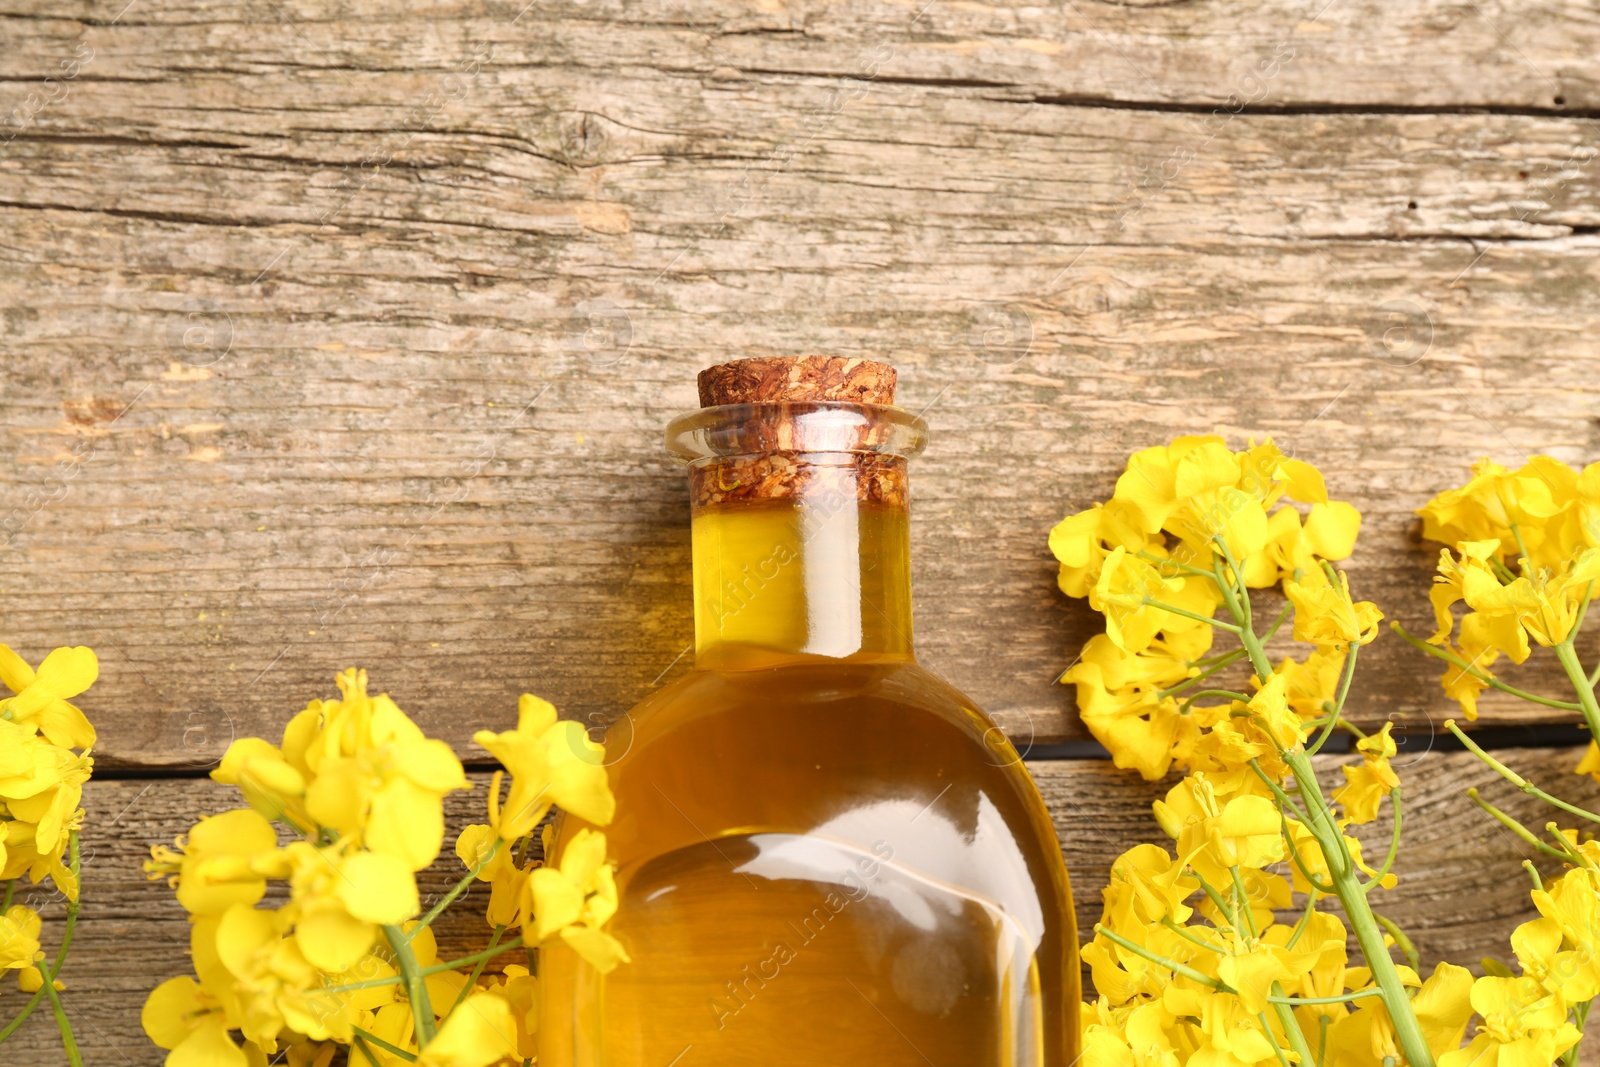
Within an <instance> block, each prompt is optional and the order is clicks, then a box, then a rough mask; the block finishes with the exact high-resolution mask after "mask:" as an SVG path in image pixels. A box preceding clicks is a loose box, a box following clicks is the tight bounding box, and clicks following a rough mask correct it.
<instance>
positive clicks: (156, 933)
mask: <svg viewBox="0 0 1600 1067" xmlns="http://www.w3.org/2000/svg"><path fill="white" fill-rule="evenodd" d="M1500 755H1501V756H1502V758H1504V759H1505V760H1507V761H1508V762H1510V763H1511V764H1512V765H1513V766H1515V767H1517V768H1518V769H1520V770H1521V771H1523V772H1524V773H1525V774H1527V775H1528V776H1529V777H1532V778H1534V779H1535V780H1537V781H1540V782H1541V783H1543V784H1544V785H1546V786H1547V787H1551V788H1554V789H1555V790H1556V791H1557V792H1559V793H1560V794H1561V795H1563V796H1566V797H1568V798H1570V799H1574V800H1578V801H1580V802H1585V803H1589V804H1591V805H1593V804H1595V803H1597V802H1600V789H1597V788H1596V787H1595V786H1594V785H1593V783H1590V782H1587V781H1584V780H1579V779H1575V778H1573V777H1571V775H1570V773H1569V772H1570V769H1571V767H1572V765H1573V764H1574V763H1575V762H1576V759H1577V755H1578V754H1577V753H1576V752H1574V751H1564V750H1507V751H1504V752H1502V753H1500ZM1319 759H1320V768H1321V769H1322V770H1323V771H1325V772H1326V773H1328V774H1329V775H1336V773H1337V772H1336V771H1334V769H1333V768H1334V765H1335V764H1336V763H1337V762H1339V761H1338V760H1336V759H1332V758H1321V757H1319ZM1411 760H1412V761H1411V762H1409V763H1408V765H1407V766H1404V767H1402V768H1401V773H1402V777H1403V778H1404V779H1405V782H1406V790H1407V800H1406V824H1405V835H1404V841H1403V844H1402V852H1401V859H1400V862H1399V864H1398V866H1397V868H1396V869H1397V871H1398V872H1399V874H1400V879H1401V881H1400V885H1399V887H1397V888H1396V889H1395V890H1393V891H1392V892H1389V893H1384V894H1380V897H1379V898H1378V899H1379V903H1378V907H1379V908H1380V909H1381V910H1382V911H1383V912H1384V914H1386V915H1389V916H1390V917H1392V918H1393V919H1394V920H1395V921H1396V922H1398V923H1400V924H1401V926H1402V927H1403V928H1404V929H1405V930H1406V931H1407V932H1408V933H1409V934H1410V935H1411V937H1412V938H1413V939H1414V940H1415V941H1416V944H1417V947H1418V949H1419V950H1420V951H1421V953H1422V956H1423V958H1424V960H1425V961H1428V964H1429V965H1430V966H1431V963H1432V962H1433V961H1436V960H1438V959H1442V958H1448V959H1451V960H1452V961H1455V962H1459V963H1462V964H1466V965H1471V966H1473V967H1476V966H1477V961H1478V959H1479V958H1480V957H1482V956H1485V955H1499V956H1505V955H1506V951H1507V950H1506V938H1507V936H1508V934H1509V931H1510V929H1511V928H1512V927H1513V926H1514V925H1516V923H1518V922H1521V921H1524V920H1525V919H1526V918H1528V917H1529V916H1530V915H1531V914H1532V910H1531V904H1530V903H1529V901H1528V895H1527V883H1526V879H1525V878H1524V876H1523V875H1522V872H1521V870H1520V869H1519V867H1518V864H1519V863H1520V862H1521V860H1522V859H1523V858H1524V857H1527V858H1533V859H1538V858H1539V857H1537V856H1534V855H1531V850H1527V849H1525V848H1524V847H1523V846H1521V844H1520V842H1518V841H1517V840H1516V839H1515V838H1512V837H1511V836H1510V835H1509V834H1506V833H1502V832H1499V830H1498V827H1497V826H1496V824H1494V823H1492V822H1490V821H1489V820H1488V819H1487V818H1486V817H1482V816H1480V815H1479V813H1477V811H1476V809H1474V808H1472V806H1471V805H1470V804H1469V803H1468V801H1467V800H1466V798H1465V797H1464V796H1463V795H1462V792H1463V790H1465V789H1466V788H1467V787H1468V786H1473V785H1476V786H1478V787H1480V788H1481V789H1483V790H1484V793H1485V795H1486V796H1488V797H1491V798H1493V800H1494V802H1495V803H1496V804H1499V805H1501V806H1502V807H1504V808H1505V809H1506V810H1508V811H1510V812H1512V813H1513V814H1517V815H1519V816H1520V817H1522V818H1524V819H1527V820H1540V819H1542V818H1543V815H1542V814H1541V812H1540V809H1539V807H1538V804H1537V802H1533V801H1531V800H1530V799H1529V798H1528V797H1526V796H1524V795H1523V794H1521V793H1519V792H1517V791H1515V790H1513V789H1511V788H1510V787H1509V786H1505V787H1504V788H1502V786H1503V785H1504V783H1501V782H1500V781H1499V780H1498V779H1497V778H1495V777H1494V775H1493V774H1492V773H1491V772H1489V771H1488V770H1487V769H1485V768H1483V767H1482V765H1481V764H1479V763H1478V762H1477V761H1476V760H1475V759H1473V758H1472V757H1470V756H1468V755H1466V754H1464V753H1451V754H1441V753H1419V754H1418V755H1416V756H1414V757H1411ZM1029 767H1030V770H1032V772H1033V774H1034V776H1035V779H1036V780H1037V782H1038V783H1039V787H1040V789H1041V791H1042V792H1043V794H1044V796H1045V800H1046V802H1047V803H1048V805H1049V807H1050V810H1051V812H1052V814H1053V815H1054V816H1055V821H1056V828H1057V832H1058V833H1059V834H1060V836H1061V840H1062V845H1063V849H1064V851H1065V853H1066V857H1067V863H1068V867H1069V869H1070V870H1071V871H1072V874H1073V878H1074V884H1075V886H1076V901H1077V910H1078V923H1079V926H1080V930H1082V931H1087V930H1088V929H1089V928H1090V926H1091V925H1092V924H1093V923H1094V921H1095V920H1096V919H1097V918H1098V916H1099V897H1100V889H1101V887H1102V886H1103V885H1104V884H1105V874H1106V871H1107V869H1108V868H1109V866H1110V864H1111V861H1112V860H1113V859H1115V858H1116V856H1117V855H1119V854H1120V853H1121V852H1122V851H1124V850H1125V849H1127V848H1129V847H1131V846H1132V845H1134V844H1136V843H1138V842H1139V841H1141V840H1156V839H1158V838H1160V836H1161V835H1160V831H1159V830H1157V828H1156V826H1155V823H1154V821H1153V819H1152V818H1151V815H1150V807H1149V806H1150V802H1151V801H1152V800H1153V799H1155V798H1156V797H1158V796H1160V795H1161V792H1162V787H1160V786H1156V785H1149V784H1146V783H1143V782H1141V781H1139V779H1138V777H1137V776H1136V775H1130V774H1127V773H1124V772H1120V771H1117V770H1115V769H1114V768H1112V767H1110V766H1109V765H1108V764H1106V763H1103V762H1099V761H1046V762H1035V763H1031V764H1030V765H1029ZM474 777H475V778H476V779H477V780H478V781H479V782H480V783H481V782H482V781H483V780H484V779H485V778H486V776H485V775H474ZM1330 780H1331V779H1330ZM483 795H484V794H483V793H482V790H481V787H480V789H479V790H478V791H477V793H476V796H475V797H474V796H473V795H472V794H460V795H458V796H456V797H454V798H452V799H451V801H450V803H449V811H450V814H451V825H452V826H453V827H456V828H459V827H460V826H461V825H462V824H464V823H466V822H469V821H473V820H474V819H481V818H482V815H481V811H480V805H481V804H482V803H483V799H482V798H483ZM236 796H237V794H236V793H234V792H233V791H232V790H231V789H228V788H226V787H223V786H219V785H215V784H213V783H211V782H209V781H205V780H176V781H175V780H154V781H140V780H127V781H103V782H95V783H92V784H91V786H90V788H89V790H88V792H87V793H86V795H85V807H86V809H87V811H88V813H89V818H88V826H89V828H90V830H89V835H88V846H87V848H88V850H89V851H88V852H87V859H86V860H85V864H84V871H85V876H84V884H85V901H86V904H85V912H84V918H83V919H82V920H81V923H80V926H79V932H78V935H77V938H76V940H75V942H74V948H73V952H72V955H71V957H70V958H69V962H68V964H67V969H66V971H65V975H64V978H65V980H66V982H67V983H68V989H67V992H66V994H65V998H64V1000H65V1004H66V1008H67V1011H68V1013H69V1015H70V1017H71V1019H72V1021H73V1023H74V1025H75V1027H76V1029H77V1033H78V1037H79V1039H80V1041H81V1042H82V1043H83V1045H84V1047H85V1056H86V1061H87V1062H88V1063H91V1064H102V1063H122V1062H127V1063H131V1064H137V1065H140V1067H143V1065H145V1064H158V1063H160V1061H161V1057H160V1056H159V1055H158V1054H157V1050H155V1049H153V1048H152V1047H150V1046H149V1044H148V1043H147V1042H146V1041H145V1039H144V1038H143V1036H142V1034H141V1032H140V1030H139V1021H138V1016H139V1008H140V1006H141V1004H142V1003H143V1000H144V997H145V995H146V994H147V993H148V992H149V990H150V989H151V988H153V987H154V986H155V985H156V984H157V983H158V982H159V981H160V980H161V979H162V978H165V977H168V976H170V975H173V974H179V973H186V971H185V969H186V968H187V967H188V960H187V945H188V929H187V924H186V923H185V920H184V915H183V912H182V909H181V908H179V907H178V905H177V903H176V902H175V901H174V900H173V899H172V895H171V893H170V892H169V891H168V890H167V889H166V888H165V886H162V885H159V884H156V885H151V884H149V883H147V882H145V881H144V880H143V877H142V875H141V874H140V872H139V869H138V868H139V863H140V862H141V861H142V860H143V859H144V858H145V856H146V854H147V848H148V844H149V843H150V842H157V841H170V840H171V839H172V838H173V837H175V836H176V835H178V834H180V833H182V832H184V830H186V829H187V828H188V826H189V825H190V823H192V822H193V821H194V820H195V819H197V818H199V817H200V816H202V815H204V814H208V813H210V812H213V811H216V810H220V809H222V808H226V807H233V806H236V801H235V799H234V798H235V797H236ZM1379 829H1381V828H1379ZM453 864H454V861H453V859H452V861H451V863H450V864H441V865H439V866H438V867H436V868H434V869H432V870H431V871H430V872H429V873H428V874H427V875H426V876H425V881H424V885H423V894H424V898H425V899H426V898H427V897H428V895H429V894H437V893H440V892H442V891H443V890H444V889H445V888H446V887H447V886H448V885H449V884H450V882H451V881H452V880H453V879H454V878H455V877H457V876H458V874H457V871H456V868H455V867H454V866H453ZM19 899H21V900H23V901H24V902H31V901H30V898H29V897H28V895H27V894H26V893H24V894H23V895H22V896H20V897H19ZM469 901H470V897H469ZM35 902H39V903H43V904H44V908H45V914H46V915H47V916H48V918H47V923H48V925H47V930H48V934H47V946H48V945H50V944H53V942H52V941H49V940H48V938H49V937H51V936H54V935H55V934H57V933H58V932H59V922H60V907H59V904H58V903H48V902H42V901H35ZM468 910H471V908H470V905H469V908H468ZM486 932H487V931H486V928H485V927H483V926H482V925H481V918H474V917H473V916H471V915H467V914H465V913H463V914H462V915H461V916H460V917H458V918H455V919H452V920H450V921H448V922H447V923H446V924H445V925H444V926H443V928H442V931H441V934H442V937H441V940H442V943H443V945H444V946H445V948H446V951H452V950H454V949H458V948H459V949H463V950H467V949H468V946H473V945H477V946H480V947H481V941H482V939H483V938H484V937H485V936H486ZM3 1003H5V1004H15V1003H16V996H15V991H14V990H12V991H11V992H8V993H6V994H5V996H4V998H3ZM5 1010H11V1009H5ZM16 1041H17V1042H18V1044H19V1045H20V1047H19V1048H13V1046H11V1045H9V1044H8V1045H7V1046H6V1047H5V1051H4V1056H5V1058H6V1061H7V1062H18V1063H24V1062H25V1063H29V1064H40V1065H41V1067H42V1065H46V1064H55V1063H58V1062H65V1060H64V1058H62V1057H61V1056H60V1054H59V1052H57V1051H56V1050H55V1046H54V1042H55V1029H54V1023H53V1022H52V1021H51V1020H50V1019H49V1017H48V1013H45V1012H41V1013H39V1014H37V1015H36V1016H35V1017H34V1018H33V1019H31V1020H29V1022H28V1024H27V1025H26V1028H25V1029H24V1030H22V1031H21V1032H19V1034H18V1037H17V1038H16ZM19 1056H20V1058H16V1057H19Z"/></svg>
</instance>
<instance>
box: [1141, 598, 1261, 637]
mask: <svg viewBox="0 0 1600 1067" xmlns="http://www.w3.org/2000/svg"><path fill="white" fill-rule="evenodd" d="M1143 602H1144V603H1145V604H1146V605H1148V606H1150V607H1152V608H1160V609H1161V610H1162V611H1170V612H1172V613H1173V614H1174V615H1182V616H1183V617H1184V618H1186V619H1194V620H1195V621H1196V622H1203V623H1205V624H1207V625H1208V626H1215V627H1216V628H1217V629H1219V630H1226V631H1228V632H1229V633H1234V634H1236V633H1238V632H1239V627H1237V626H1235V625H1234V624H1233V623H1231V622H1223V621H1222V620H1221V619H1213V618H1212V617H1211V616H1209V615H1202V614H1200V613H1199V612H1197V611H1190V610H1189V609H1188V608H1180V607H1178V606H1177V605H1176V604H1168V603H1166V602H1164V601H1160V600H1157V599H1156V598H1155V597H1152V596H1147V597H1144V598H1143Z"/></svg>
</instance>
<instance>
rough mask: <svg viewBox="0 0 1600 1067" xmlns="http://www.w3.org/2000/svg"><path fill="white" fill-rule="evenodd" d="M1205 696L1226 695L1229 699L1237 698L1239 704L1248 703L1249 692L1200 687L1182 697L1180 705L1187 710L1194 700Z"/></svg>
mask: <svg viewBox="0 0 1600 1067" xmlns="http://www.w3.org/2000/svg"><path fill="white" fill-rule="evenodd" d="M1205 697H1227V698H1228V699H1229V700H1237V701H1239V702H1240V703H1241V704H1248V703H1250V694H1249V693H1241V692H1239V691H1238V690H1237V689H1202V690H1200V691H1199V692H1197V693H1190V694H1189V695H1188V696H1187V697H1186V698H1184V701H1183V705H1182V707H1183V708H1184V709H1185V710H1187V709H1188V708H1190V707H1193V706H1194V702H1195V701H1196V700H1202V699H1204V698H1205Z"/></svg>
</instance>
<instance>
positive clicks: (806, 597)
mask: <svg viewBox="0 0 1600 1067" xmlns="http://www.w3.org/2000/svg"><path fill="white" fill-rule="evenodd" d="M763 459H765V460H768V461H770V457H761V458H758V461H757V462H756V463H755V464H750V463H745V464H734V463H727V464H715V465H712V466H710V467H702V468H699V469H697V470H695V471H694V472H693V481H694V483H695V486H696V492H695V507H694V513H693V518H692V526H691V530H692V539H693V546H694V599H695V660H696V664H697V665H698V666H699V667H700V668H702V669H710V670H739V669H753V668H758V667H767V666H775V665H781V664H785V663H793V662H803V661H806V660H812V659H828V660H852V661H868V662H905V661H909V660H911V659H912V648H911V566H910V522H909V514H908V511H907V508H906V501H905V494H904V477H905V468H904V461H903V460H892V461H890V462H891V463H892V464H893V465H894V467H895V469H894V470H892V471H889V472H888V473H889V475H890V476H892V477H893V479H894V480H895V482H896V484H897V485H898V487H899V492H896V493H884V492H882V491H880V490H879V488H877V486H876V484H875V483H874V482H873V479H874V478H877V479H879V480H880V481H881V480H882V479H883V478H884V477H885V471H884V469H883V467H882V466H881V465H878V464H874V465H872V466H870V467H864V466H863V464H862V463H861V462H860V461H859V459H857V458H855V457H847V456H832V457H826V456H817V457H813V456H806V455H799V456H793V457H789V458H788V460H787V464H786V465H785V466H784V467H783V468H782V470H783V477H784V479H785V480H784V483H783V488H782V491H778V492H761V491H754V492H744V493H741V492H740V491H739V489H740V488H741V486H743V487H744V488H746V489H752V488H753V486H752V485H751V483H750V481H749V478H750V474H751V471H752V470H753V469H760V470H766V471H770V470H771V467H770V462H768V463H767V464H763V463H762V462H761V460H763ZM719 490H720V491H719Z"/></svg>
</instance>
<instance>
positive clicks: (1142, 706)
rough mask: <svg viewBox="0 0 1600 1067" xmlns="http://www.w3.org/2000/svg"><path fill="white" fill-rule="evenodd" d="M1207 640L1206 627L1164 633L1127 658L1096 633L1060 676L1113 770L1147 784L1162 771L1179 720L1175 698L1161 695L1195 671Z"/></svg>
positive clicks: (1169, 761)
mask: <svg viewBox="0 0 1600 1067" xmlns="http://www.w3.org/2000/svg"><path fill="white" fill-rule="evenodd" d="M1211 638H1212V630H1211V628H1210V627H1209V626H1201V627H1198V628H1196V629H1194V630H1189V631H1187V632H1185V633H1182V634H1164V635H1161V636H1158V637H1156V638H1155V639H1154V640H1152V641H1151V642H1150V644H1149V646H1148V647H1146V648H1145V650H1144V651H1143V652H1140V653H1139V654H1137V655H1133V654H1130V653H1128V652H1125V651H1123V650H1122V649H1121V648H1118V647H1117V645H1116V644H1115V643H1114V642H1112V640H1111V638H1109V637H1108V636H1106V635H1105V634H1096V635H1094V636H1093V637H1091V638H1090V639H1089V640H1088V642H1087V643H1086V644H1085V645H1084V646H1083V653H1082V655H1081V656H1080V657H1079V659H1078V662H1077V663H1075V664H1073V666H1072V667H1071V668H1069V669H1068V670H1067V672H1066V673H1065V674H1063V675H1062V676H1061V680H1062V681H1063V682H1071V683H1073V684H1075V685H1076V686H1077V688H1078V713H1079V716H1080V717H1081V718H1082V720H1083V723H1084V725H1085V726H1087V727H1088V728H1089V732H1090V733H1092V734H1093V735H1094V737H1095V739H1096V740H1097V741H1099V742H1100V743H1101V744H1103V745H1105V746H1106V748H1107V749H1109V750H1110V752H1111V755H1112V759H1113V761H1114V762H1115V764H1116V765H1117V766H1118V767H1121V768H1124V769H1127V770H1137V771H1138V772H1139V774H1140V775H1141V776H1142V777H1143V778H1144V779H1145V780H1146V781H1152V782H1153V781H1156V780H1157V779H1159V778H1161V777H1163V776H1164V775H1165V774H1166V773H1167V769H1168V768H1169V767H1170V766H1171V764H1172V746H1173V743H1174V741H1175V740H1176V739H1177V736H1178V732H1179V731H1180V730H1181V729H1182V728H1183V718H1184V717H1183V716H1181V715H1180V714H1179V712H1178V699H1177V698H1174V697H1171V696H1165V697H1163V696H1162V695H1161V691H1162V690H1163V689H1167V688H1169V687H1171V686H1175V685H1177V684H1179V683H1180V682H1183V681H1185V680H1187V679H1188V678H1190V677H1192V676H1193V675H1194V674H1196V673H1198V668H1196V667H1192V666H1190V664H1191V663H1192V662H1193V661H1194V660H1197V659H1199V658H1201V657H1202V656H1204V655H1205V654H1206V651H1207V650H1208V649H1209V648H1210V647H1211Z"/></svg>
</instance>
